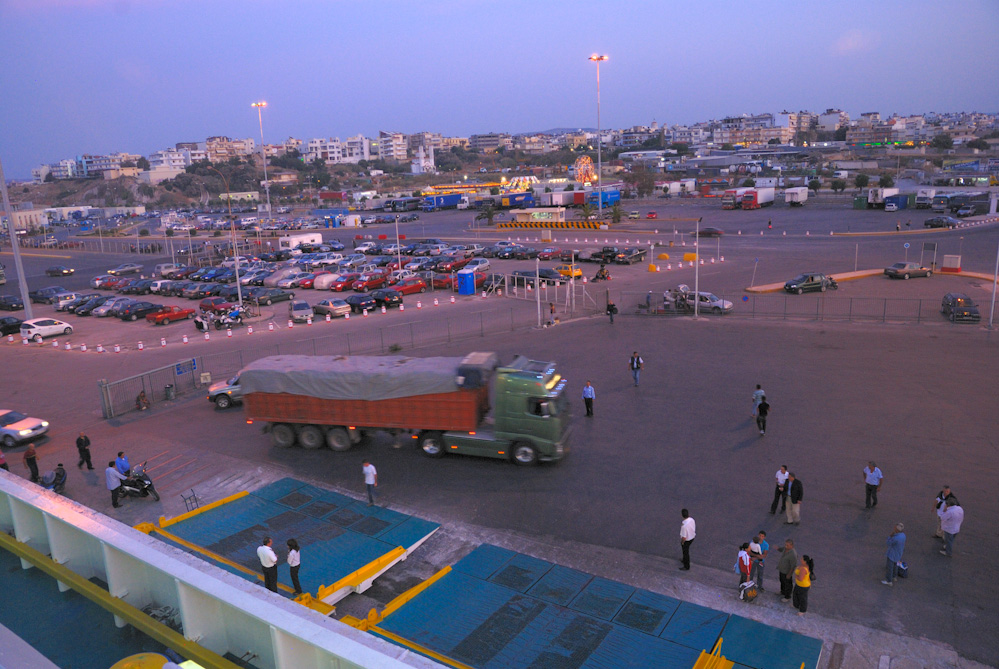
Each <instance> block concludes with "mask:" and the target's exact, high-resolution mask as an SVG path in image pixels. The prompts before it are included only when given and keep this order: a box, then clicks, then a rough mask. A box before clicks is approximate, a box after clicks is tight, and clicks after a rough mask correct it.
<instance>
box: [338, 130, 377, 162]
mask: <svg viewBox="0 0 999 669" xmlns="http://www.w3.org/2000/svg"><path fill="white" fill-rule="evenodd" d="M340 160H341V161H342V162H345V163H359V162H360V161H362V160H371V140H369V139H368V138H367V137H365V136H363V135H355V136H354V137H348V138H347V139H346V140H344V142H343V144H342V145H341V147H340Z"/></svg>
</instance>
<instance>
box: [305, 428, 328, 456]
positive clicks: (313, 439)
mask: <svg viewBox="0 0 999 669" xmlns="http://www.w3.org/2000/svg"><path fill="white" fill-rule="evenodd" d="M298 443H299V445H301V447H302V448H305V449H307V450H310V451H314V450H316V449H317V448H322V447H323V446H325V445H326V439H325V437H324V435H323V431H322V430H320V429H319V428H318V427H316V426H315V425H306V426H305V427H303V428H302V429H301V430H300V431H299V432H298Z"/></svg>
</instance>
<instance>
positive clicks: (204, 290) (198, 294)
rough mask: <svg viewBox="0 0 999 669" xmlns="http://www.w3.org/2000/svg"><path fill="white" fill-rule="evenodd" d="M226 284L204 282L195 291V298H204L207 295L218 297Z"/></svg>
mask: <svg viewBox="0 0 999 669" xmlns="http://www.w3.org/2000/svg"><path fill="white" fill-rule="evenodd" d="M223 288H225V285H223V284H221V283H203V284H201V286H199V287H198V289H197V290H196V291H195V292H194V299H199V298H201V299H204V298H206V297H217V296H218V294H219V293H220V292H222V289H223Z"/></svg>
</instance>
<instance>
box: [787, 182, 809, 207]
mask: <svg viewBox="0 0 999 669" xmlns="http://www.w3.org/2000/svg"><path fill="white" fill-rule="evenodd" d="M807 201H808V188H807V187H806V186H796V187H795V188H788V189H787V190H785V191H784V202H787V204H788V206H789V207H803V206H804V205H805V202H807Z"/></svg>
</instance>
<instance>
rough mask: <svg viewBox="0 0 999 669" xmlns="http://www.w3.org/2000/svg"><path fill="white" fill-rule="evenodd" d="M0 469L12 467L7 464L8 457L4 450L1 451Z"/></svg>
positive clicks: (6, 469)
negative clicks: (5, 455)
mask: <svg viewBox="0 0 999 669" xmlns="http://www.w3.org/2000/svg"><path fill="white" fill-rule="evenodd" d="M0 469H3V470H4V471H8V472H9V471H10V467H8V466H7V458H5V457H4V454H3V451H0Z"/></svg>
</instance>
